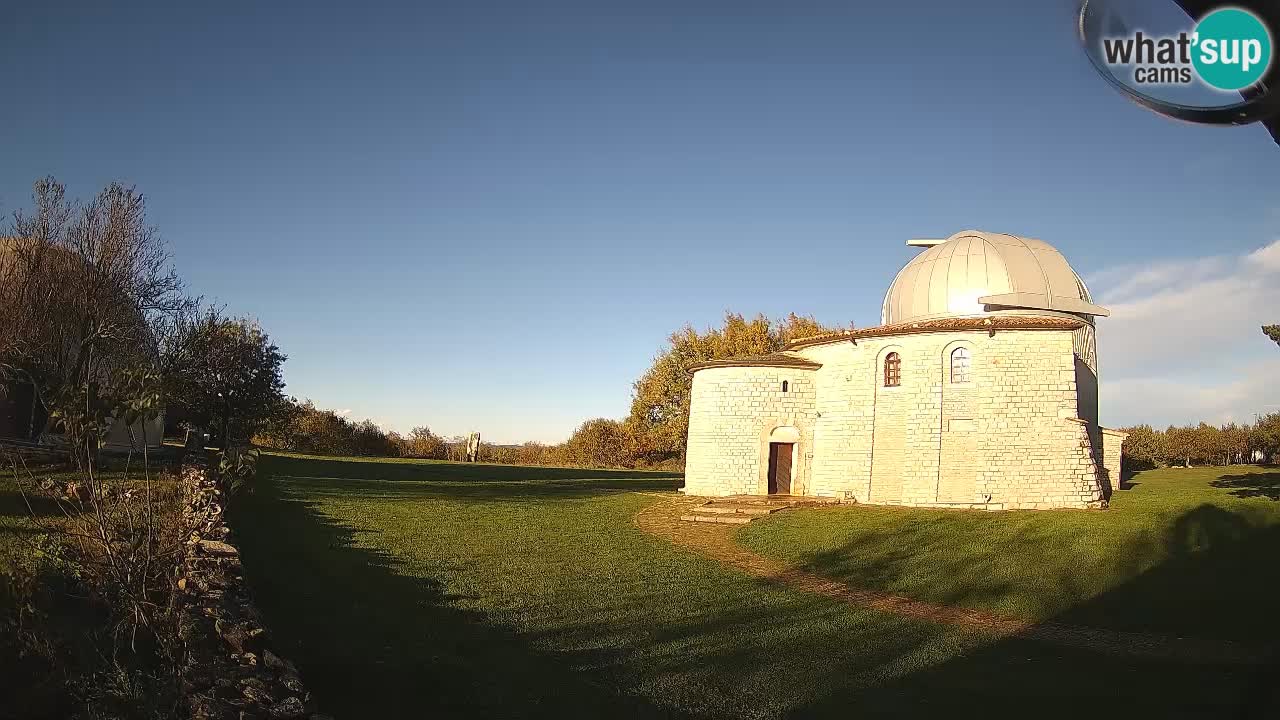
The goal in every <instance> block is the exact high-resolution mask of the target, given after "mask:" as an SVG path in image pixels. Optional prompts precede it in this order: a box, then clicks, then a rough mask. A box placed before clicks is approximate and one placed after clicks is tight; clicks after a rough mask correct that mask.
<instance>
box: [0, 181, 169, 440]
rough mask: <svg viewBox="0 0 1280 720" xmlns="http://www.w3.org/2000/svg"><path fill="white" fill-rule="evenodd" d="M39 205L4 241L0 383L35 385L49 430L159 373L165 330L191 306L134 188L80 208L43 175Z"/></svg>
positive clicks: (19, 217)
mask: <svg viewBox="0 0 1280 720" xmlns="http://www.w3.org/2000/svg"><path fill="white" fill-rule="evenodd" d="M32 200H33V203H34V209H33V210H32V212H31V213H30V214H26V213H23V212H21V211H19V212H18V213H16V214H15V215H14V217H13V221H12V223H11V226H10V227H9V228H8V230H7V231H6V232H7V234H8V237H3V238H2V239H0V381H5V382H15V381H16V382H19V383H24V384H28V385H30V387H31V388H32V390H33V391H34V394H35V397H36V400H37V403H38V405H39V406H40V407H43V408H46V409H48V410H50V411H51V412H50V416H49V419H48V420H47V421H46V422H45V424H44V427H43V428H39V429H38V430H47V429H48V428H49V426H50V424H51V423H52V422H54V421H55V418H62V419H61V421H62V422H65V418H63V413H62V411H65V410H67V409H68V408H69V407H70V406H71V405H74V406H76V407H77V408H83V407H86V405H85V404H84V403H83V402H81V401H82V400H86V399H88V400H90V401H91V404H92V403H99V404H101V403H107V404H110V402H111V401H108V400H107V399H108V398H111V397H118V396H120V395H121V393H124V392H126V391H127V390H128V388H129V387H136V386H137V379H138V373H143V374H158V373H159V369H160V366H161V365H162V361H161V353H162V351H164V350H165V349H166V343H165V335H164V333H163V332H162V331H163V329H165V328H167V327H170V326H171V324H172V323H170V322H169V319H170V318H171V316H173V315H174V314H176V313H180V312H181V311H183V310H184V309H187V308H189V307H190V306H191V303H192V301H191V300H190V299H189V298H186V297H185V296H184V295H183V294H182V283H181V281H180V280H179V279H178V276H177V274H176V272H175V271H174V270H173V268H172V266H171V265H170V263H169V255H168V253H167V251H166V249H165V247H164V244H163V243H162V242H161V241H160V238H159V234H158V233H157V232H156V230H155V229H154V228H152V227H151V226H149V225H147V222H146V203H145V200H144V198H143V196H142V195H141V194H139V193H137V192H136V191H135V190H134V189H133V188H130V187H125V186H123V185H120V184H117V183H113V184H111V185H108V186H107V187H106V188H105V189H104V190H103V191H102V192H101V193H99V194H98V195H97V197H95V198H94V199H93V200H91V201H90V202H88V203H87V204H83V205H81V204H79V203H77V202H72V201H68V200H67V199H66V191H65V188H64V187H63V186H62V184H60V183H58V182H57V181H56V180H54V179H53V178H45V179H43V180H40V181H37V182H36V183H35V187H34V190H33V194H32ZM4 234H5V233H0V235H4Z"/></svg>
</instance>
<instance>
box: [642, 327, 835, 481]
mask: <svg viewBox="0 0 1280 720" xmlns="http://www.w3.org/2000/svg"><path fill="white" fill-rule="evenodd" d="M831 330H832V329H831V328H827V327H825V326H823V325H821V324H820V323H818V321H816V320H814V319H813V318H812V317H801V316H798V315H796V314H794V313H792V314H791V315H788V316H787V317H786V318H785V319H783V320H781V321H778V322H773V321H770V320H769V319H768V318H766V317H765V316H763V315H757V316H756V317H755V318H754V319H752V320H747V319H745V318H744V317H743V316H742V315H739V314H737V313H726V314H725V317H724V323H723V325H721V326H720V327H718V328H709V329H707V330H706V331H704V332H698V331H697V330H696V329H694V328H693V326H691V325H686V326H685V327H684V328H683V329H681V330H679V331H677V332H674V333H672V334H671V336H670V337H669V338H668V339H667V341H668V345H667V347H666V348H665V349H664V350H663V351H662V352H661V353H659V354H658V356H657V357H655V358H654V360H653V364H652V365H651V366H650V367H649V369H648V370H647V371H646V372H645V374H644V375H643V376H641V378H640V379H639V380H637V381H636V383H635V386H634V393H633V395H632V401H631V414H630V415H629V416H628V417H627V421H626V422H627V431H628V432H629V433H630V434H631V435H632V437H633V442H634V443H635V446H636V453H637V455H638V459H640V460H643V461H644V462H646V463H648V464H654V463H658V462H661V461H663V460H667V459H670V458H679V457H683V456H684V449H685V440H686V438H687V436H688V433H689V393H690V391H691V389H692V386H693V378H692V375H691V374H690V373H689V367H690V366H691V365H693V364H694V363H698V362H702V361H704V360H723V359H730V358H738V357H747V356H751V355H765V354H768V353H771V352H777V351H779V350H781V349H782V348H783V346H784V345H786V343H787V342H789V341H790V340H793V339H795V338H798V337H805V336H810V335H818V334H821V333H824V332H830V331H831Z"/></svg>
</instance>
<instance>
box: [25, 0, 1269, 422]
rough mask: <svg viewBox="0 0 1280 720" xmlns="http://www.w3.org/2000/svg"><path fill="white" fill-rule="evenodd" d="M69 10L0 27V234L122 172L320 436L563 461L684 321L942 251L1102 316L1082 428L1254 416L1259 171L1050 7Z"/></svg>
mask: <svg viewBox="0 0 1280 720" xmlns="http://www.w3.org/2000/svg"><path fill="white" fill-rule="evenodd" d="M74 5H75V4H74V3H34V2H25V3H3V7H2V8H0V10H2V13H0V88H3V92H4V96H3V109H2V110H0V211H3V212H5V213H8V212H11V211H12V210H14V209H17V208H20V207H24V206H26V205H27V204H28V201H29V193H30V184H31V182H32V181H33V180H34V179H35V178H37V177H40V176H43V175H46V174H53V175H55V176H56V177H58V178H59V179H61V180H63V181H64V182H65V183H67V185H68V187H69V190H70V192H71V194H73V195H76V196H79V197H87V196H90V195H92V194H93V193H94V192H95V191H96V190H97V189H99V188H100V187H101V186H102V185H103V184H105V183H107V182H109V181H111V180H121V181H124V182H126V183H130V184H134V185H136V186H137V187H138V188H139V189H140V190H142V191H143V192H144V193H145V194H146V195H147V196H148V199H149V208H150V212H151V219H152V221H153V222H154V224H156V225H157V226H158V227H159V228H160V230H161V232H162V234H163V236H164V237H165V239H166V240H167V241H168V242H169V243H170V245H171V248H172V251H173V255H174V258H175V260H176V262H177V264H178V267H179V270H180V272H181V273H182V274H183V275H184V277H185V278H186V279H187V280H188V281H189V284H190V285H191V287H192V289H193V290H195V291H197V292H199V293H202V294H204V295H206V296H207V297H209V298H211V299H215V300H217V301H219V302H222V303H225V304H226V306H227V308H228V310H230V311H231V312H233V313H238V314H249V315H253V316H256V317H257V318H259V319H260V320H261V322H262V323H263V325H264V326H265V327H266V328H267V330H268V331H269V332H270V333H271V335H272V337H273V338H274V339H275V340H276V341H277V342H278V344H279V345H280V347H281V348H282V349H283V350H284V351H285V352H286V353H288V355H289V361H288V363H287V364H286V372H285V379H286V381H287V382H288V388H287V391H288V392H289V393H291V394H293V395H296V396H298V397H299V398H303V397H309V398H312V399H314V400H315V401H316V403H318V404H319V405H321V406H326V407H332V408H337V409H341V410H349V411H350V417H352V418H356V419H359V418H364V417H369V418H372V419H374V420H375V421H377V422H379V423H380V424H382V425H384V426H387V427H391V428H396V429H400V430H407V429H408V428H410V427H412V426H414V425H418V424H426V425H429V426H431V427H432V428H433V429H434V430H436V431H438V432H442V433H445V434H454V433H463V432H467V431H470V430H480V431H481V432H482V433H483V434H484V437H485V438H486V439H490V440H494V441H499V442H506V441H520V440H525V439H537V440H544V441H555V440H560V439H563V438H564V437H566V436H567V435H568V433H569V432H570V431H571V430H572V428H573V427H574V426H576V425H577V424H578V423H579V422H581V421H582V420H584V419H586V418H589V417H596V416H614V417H618V416H622V415H624V414H625V413H626V411H627V407H628V404H629V399H630V393H631V383H632V382H633V381H634V380H635V379H636V378H637V377H638V376H639V375H640V374H641V373H642V372H643V371H644V369H645V368H646V367H647V365H648V364H649V361H650V360H651V358H652V356H653V355H654V354H655V353H656V352H657V351H658V350H659V348H660V346H661V345H662V343H663V341H664V338H665V337H666V335H667V334H668V333H669V332H670V331H672V330H674V329H676V328H678V327H680V326H682V325H683V324H684V323H686V322H690V323H693V324H694V325H697V326H705V325H707V324H710V323H713V322H716V321H717V320H718V318H719V317H720V316H721V315H722V314H723V312H724V311H725V310H726V309H732V310H735V311H739V312H743V313H746V314H754V313H756V312H763V313H766V314H768V315H771V316H778V315H783V314H785V313H787V312H790V311H794V312H797V313H801V314H813V315H815V316H816V317H817V318H818V319H819V320H822V321H825V322H828V323H833V324H834V323H849V322H853V323H856V324H857V325H858V326H860V327H861V326H867V325H873V324H876V323H877V322H878V321H879V309H880V302H881V299H882V298H883V294H884V292H885V290H886V288H887V286H888V284H889V282H890V281H891V279H892V278H893V275H894V273H895V272H896V271H897V270H898V268H899V267H900V266H901V265H902V264H904V263H905V262H906V261H907V260H908V259H909V258H910V257H911V256H912V254H913V253H914V252H916V251H915V250H912V249H909V248H907V247H905V246H904V244H903V242H904V241H905V240H906V239H907V238H911V237H939V236H946V235H949V234H951V233H952V232H955V231H958V230H961V229H967V228H979V229H985V230H992V231H997V232H1011V233H1016V234H1022V235H1028V236H1031V237H1039V238H1042V239H1044V240H1047V241H1049V242H1051V243H1053V244H1054V245H1056V246H1057V247H1058V248H1060V249H1061V250H1062V251H1063V252H1064V253H1065V254H1066V256H1067V257H1068V259H1069V260H1070V261H1071V262H1072V263H1073V264H1074V266H1075V267H1076V268H1077V270H1078V271H1079V272H1080V273H1081V274H1082V275H1084V276H1085V277H1086V279H1087V280H1089V281H1090V283H1091V285H1092V286H1093V290H1094V294H1095V296H1097V297H1098V298H1099V300H1100V301H1101V302H1103V303H1104V304H1106V303H1110V304H1111V305H1112V309H1113V310H1115V311H1116V313H1115V316H1114V317H1113V318H1111V319H1104V320H1102V321H1101V322H1100V327H1101V329H1100V340H1099V356H1100V362H1101V374H1102V380H1103V393H1104V395H1103V400H1102V405H1103V411H1102V412H1103V421H1104V422H1105V423H1110V424H1125V423H1131V422H1136V421H1143V420H1146V421H1150V422H1153V423H1157V424H1160V423H1168V422H1185V421H1189V420H1193V419H1195V420H1198V419H1200V418H1201V417H1204V418H1207V419H1210V420H1215V421H1218V420H1225V419H1229V418H1236V419H1246V420H1247V419H1250V418H1251V417H1252V415H1253V413H1254V412H1257V411H1262V412H1265V411H1271V410H1275V409H1280V390H1278V389H1277V387H1278V386H1280V383H1276V382H1274V378H1275V377H1277V371H1280V348H1276V347H1275V346H1274V345H1270V344H1268V342H1267V340H1266V339H1265V338H1264V337H1263V336H1262V334H1261V333H1260V332H1259V331H1258V329H1257V325H1258V324H1261V322H1262V321H1264V320H1266V319H1268V317H1270V319H1271V321H1273V322H1280V302H1278V300H1280V292H1277V290H1276V288H1277V287H1280V245H1272V244H1271V243H1273V242H1275V241H1276V240H1277V239H1278V238H1280V148H1278V147H1277V146H1275V145H1274V144H1273V143H1272V141H1271V140H1270V138H1269V137H1268V136H1267V134H1266V132H1265V131H1264V130H1263V129H1261V128H1259V127H1256V126H1255V127H1248V128H1230V129H1223V128H1205V127H1195V126H1189V125H1183V124H1179V123H1176V122H1174V121H1171V120H1166V119H1163V118H1161V117H1158V116H1156V115H1153V114H1150V113H1148V112H1146V111H1143V110H1141V109H1139V108H1137V107H1136V106H1133V105H1131V104H1129V103H1127V102H1126V101H1124V100H1122V99H1121V98H1120V97H1119V96H1118V95H1116V94H1115V92H1114V91H1113V90H1112V89H1110V88H1109V87H1108V86H1106V84H1105V83H1103V82H1102V80H1101V79H1100V78H1098V77H1097V76H1096V75H1095V73H1094V71H1093V69H1092V68H1091V66H1090V65H1089V64H1088V62H1087V61H1086V60H1085V58H1084V56H1083V54H1082V51H1081V50H1080V49H1079V47H1078V46H1077V44H1076V40H1075V36H1074V34H1073V33H1074V24H1073V23H1074V15H1073V4H1072V3H1071V2H1069V1H1067V0H1059V1H1058V2H1025V1H1017V0H1008V2H1003V3H996V2H974V3H963V4H962V3H955V2H934V3H926V2H895V3H884V4H883V6H881V7H873V6H872V4H871V3H853V2H828V3H807V2H792V3H777V2H770V3H755V2H741V1H735V2H725V3H700V2H689V1H685V2H673V3H668V2H647V3H634V2H631V3H612V2H599V1H592V2H575V3H556V2H539V3H529V2H483V1H478V2H477V1H473V2H455V3H431V2H421V3H403V4H401V3H397V4H382V3H376V2H361V3H342V4H335V5H334V6H332V7H330V6H327V5H326V4H325V3H323V2H307V3H285V2H269V3H264V2H249V3H239V2H219V3H203V4H199V7H196V5H197V4H194V3H172V2H165V3H148V2H134V3H127V4H126V3H112V4H111V5H118V7H107V5H108V4H107V3H97V2H93V3H89V2H85V3H82V4H81V5H80V6H79V7H76V6H74ZM962 5H964V6H965V7H963V8H962V7H961V6H962Z"/></svg>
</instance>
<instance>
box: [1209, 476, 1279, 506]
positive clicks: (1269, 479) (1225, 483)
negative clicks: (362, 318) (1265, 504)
mask: <svg viewBox="0 0 1280 720" xmlns="http://www.w3.org/2000/svg"><path fill="white" fill-rule="evenodd" d="M1209 484H1210V485H1211V486H1213V487H1216V488H1227V489H1229V490H1231V494H1232V495H1235V496H1236V497H1242V498H1266V499H1268V500H1280V471H1273V472H1257V473H1243V474H1240V475H1223V476H1222V477H1220V478H1218V479H1217V480H1214V481H1213V482H1211V483H1209Z"/></svg>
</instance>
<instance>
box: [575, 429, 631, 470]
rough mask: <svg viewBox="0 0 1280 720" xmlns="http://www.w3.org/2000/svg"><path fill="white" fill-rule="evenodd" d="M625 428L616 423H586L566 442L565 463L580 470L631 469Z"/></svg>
mask: <svg viewBox="0 0 1280 720" xmlns="http://www.w3.org/2000/svg"><path fill="white" fill-rule="evenodd" d="M628 435H629V433H628V431H627V426H626V425H625V424H624V423H623V422H621V421H618V420H609V419H607V418H596V419H594V420H588V421H586V422H584V423H582V425H580V426H578V429H577V430H575V431H574V433H573V435H571V436H569V439H568V440H566V441H565V443H564V448H563V454H564V458H563V459H564V461H565V462H566V463H567V464H570V465H577V466H579V467H632V466H633V465H634V464H635V459H634V457H632V452H631V447H630V446H631V442H630V438H629V437H628Z"/></svg>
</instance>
